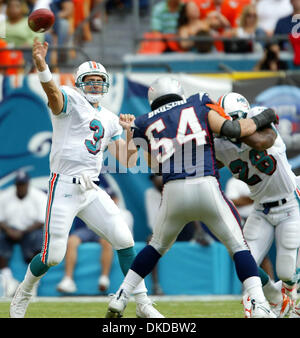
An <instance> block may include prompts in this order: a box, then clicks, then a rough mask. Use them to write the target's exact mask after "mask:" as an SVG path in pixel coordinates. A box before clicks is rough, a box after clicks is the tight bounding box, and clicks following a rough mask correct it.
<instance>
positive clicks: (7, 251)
mask: <svg viewBox="0 0 300 338" xmlns="http://www.w3.org/2000/svg"><path fill="white" fill-rule="evenodd" d="M46 204H47V197H46V194H45V193H44V192H42V191H41V190H38V189H36V188H34V187H32V186H31V185H30V184H29V176H28V175H27V174H26V173H25V172H19V173H18V175H17V177H16V180H15V186H13V187H9V188H8V189H6V190H4V191H3V192H2V193H1V197H0V229H1V231H0V271H1V275H2V277H3V278H4V280H5V285H6V288H5V295H6V296H7V297H12V296H13V295H14V293H15V291H16V288H17V286H18V284H19V283H18V281H17V280H16V279H14V277H13V275H12V272H11V270H10V268H9V261H10V258H11V256H12V253H13V247H14V245H15V244H19V245H20V246H21V249H22V253H23V257H24V260H25V262H26V263H27V264H28V263H29V262H30V261H31V260H32V258H33V257H34V256H35V255H36V254H37V253H38V252H40V251H41V246H42V240H43V224H44V217H45V210H46Z"/></svg>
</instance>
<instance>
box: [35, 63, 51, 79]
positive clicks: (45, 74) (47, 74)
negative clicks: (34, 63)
mask: <svg viewBox="0 0 300 338" xmlns="http://www.w3.org/2000/svg"><path fill="white" fill-rule="evenodd" d="M38 76H39V79H40V82H42V83H45V82H49V81H51V80H52V73H51V72H50V69H49V67H48V65H47V68H46V69H45V70H43V71H42V72H39V71H38Z"/></svg>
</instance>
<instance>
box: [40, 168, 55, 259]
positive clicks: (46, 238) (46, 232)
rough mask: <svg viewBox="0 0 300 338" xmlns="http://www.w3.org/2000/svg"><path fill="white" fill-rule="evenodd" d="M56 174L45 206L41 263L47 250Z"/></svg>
mask: <svg viewBox="0 0 300 338" xmlns="http://www.w3.org/2000/svg"><path fill="white" fill-rule="evenodd" d="M56 177H57V174H54V175H53V177H52V180H51V183H50V191H49V198H48V206H47V213H46V224H45V241H44V249H43V254H42V262H43V263H44V264H46V263H45V257H46V252H47V249H48V229H49V219H50V211H51V204H52V197H53V187H54V183H55V180H56Z"/></svg>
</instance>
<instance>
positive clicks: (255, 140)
mask: <svg viewBox="0 0 300 338" xmlns="http://www.w3.org/2000/svg"><path fill="white" fill-rule="evenodd" d="M276 137H277V134H276V133H275V132H274V131H273V129H270V128H268V129H265V130H263V131H256V132H255V133H254V134H252V135H250V136H246V137H243V138H241V141H242V142H244V143H246V144H247V145H248V146H249V147H251V148H253V149H255V150H258V151H264V150H266V149H269V148H271V147H272V146H273V144H274V142H275V139H276Z"/></svg>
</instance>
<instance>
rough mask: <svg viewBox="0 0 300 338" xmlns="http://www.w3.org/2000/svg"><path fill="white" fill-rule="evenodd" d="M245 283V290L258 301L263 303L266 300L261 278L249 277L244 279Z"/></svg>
mask: <svg viewBox="0 0 300 338" xmlns="http://www.w3.org/2000/svg"><path fill="white" fill-rule="evenodd" d="M243 285H244V287H245V291H246V292H247V293H248V295H249V296H250V298H254V299H255V300H256V301H257V302H258V303H262V302H265V301H266V298H265V296H264V293H263V290H262V284H261V280H260V278H259V277H257V276H253V277H249V278H247V279H246V280H244V282H243Z"/></svg>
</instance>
